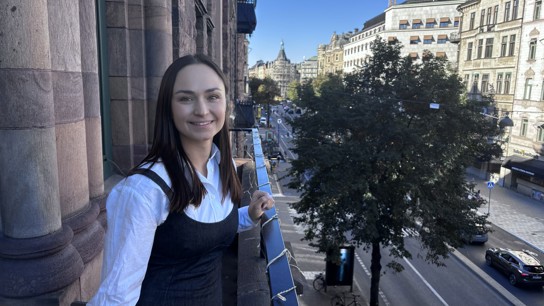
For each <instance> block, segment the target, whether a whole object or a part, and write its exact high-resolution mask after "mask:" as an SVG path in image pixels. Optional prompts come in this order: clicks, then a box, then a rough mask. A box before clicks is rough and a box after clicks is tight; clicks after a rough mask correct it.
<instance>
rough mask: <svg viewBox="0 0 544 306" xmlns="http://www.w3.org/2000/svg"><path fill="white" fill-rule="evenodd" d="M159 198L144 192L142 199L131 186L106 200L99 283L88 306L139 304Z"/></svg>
mask: <svg viewBox="0 0 544 306" xmlns="http://www.w3.org/2000/svg"><path fill="white" fill-rule="evenodd" d="M120 184H123V182H121V183H120ZM140 187H142V186H140ZM148 191H149V192H148ZM158 196H160V194H158V193H157V191H155V190H146V193H145V195H144V193H143V192H142V188H135V187H131V186H122V187H120V188H115V189H114V190H112V192H111V193H110V195H109V196H108V200H107V202H106V207H107V220H108V229H107V233H106V240H105V245H104V259H103V266H102V276H101V278H102V283H101V285H100V288H99V289H98V292H97V293H96V295H95V296H94V297H93V298H92V299H91V301H89V303H87V305H92V306H97V305H100V306H104V305H135V304H136V303H137V302H138V299H139V297H140V289H141V285H142V281H143V279H144V277H145V273H146V270H147V264H148V262H149V257H150V255H151V249H152V246H153V239H154V236H155V231H156V228H157V226H158V225H159V224H160V223H161V212H160V209H159V208H157V207H160V205H158V204H160V202H158V201H157V198H156V197H158ZM159 201H160V198H159ZM152 204H153V205H154V206H153V205H152Z"/></svg>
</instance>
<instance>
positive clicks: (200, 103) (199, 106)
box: [194, 97, 208, 115]
mask: <svg viewBox="0 0 544 306" xmlns="http://www.w3.org/2000/svg"><path fill="white" fill-rule="evenodd" d="M194 112H195V114H197V115H206V114H207V113H208V105H207V104H206V99H205V98H203V97H200V98H197V99H196V102H195V109H194Z"/></svg>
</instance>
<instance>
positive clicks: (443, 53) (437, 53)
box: [436, 52, 446, 57]
mask: <svg viewBox="0 0 544 306" xmlns="http://www.w3.org/2000/svg"><path fill="white" fill-rule="evenodd" d="M436 57H446V52H436Z"/></svg>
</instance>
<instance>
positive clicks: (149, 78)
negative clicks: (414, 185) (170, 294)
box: [0, 0, 254, 305]
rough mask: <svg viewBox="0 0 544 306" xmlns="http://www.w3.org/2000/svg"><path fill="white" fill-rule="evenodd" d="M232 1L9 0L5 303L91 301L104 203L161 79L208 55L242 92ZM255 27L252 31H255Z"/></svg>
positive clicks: (3, 19)
mask: <svg viewBox="0 0 544 306" xmlns="http://www.w3.org/2000/svg"><path fill="white" fill-rule="evenodd" d="M238 7H239V5H238V3H237V1H232V0H219V1H215V0H179V1H171V0H116V1H109V0H97V1H72V0H56V1H20V0H6V1H3V2H2V6H1V7H0V29H1V30H0V101H2V102H1V103H2V109H3V111H2V112H1V113H0V138H1V139H2V141H1V142H0V167H2V176H0V217H1V218H0V219H1V223H0V271H2V272H1V273H0V305H6V304H9V305H70V303H72V302H73V301H76V300H81V301H87V300H88V299H90V297H91V296H92V295H93V294H94V292H96V289H97V288H98V285H99V281H100V270H101V265H102V248H103V239H104V233H105V230H106V229H107V224H106V222H105V216H104V213H105V211H104V210H105V198H106V196H107V193H108V189H109V188H110V187H111V185H112V183H114V182H115V178H116V177H120V176H119V175H116V174H120V175H123V174H124V173H126V172H127V171H128V170H129V169H130V168H131V167H133V166H134V165H136V164H137V163H138V162H139V161H140V160H141V159H142V157H143V156H144V155H145V154H146V153H147V150H148V148H149V145H150V142H151V137H152V136H151V135H152V132H153V126H154V122H153V121H154V111H155V105H156V97H157V94H158V87H159V83H160V80H161V77H162V74H163V73H164V71H165V70H166V68H167V67H168V65H169V64H170V63H171V62H172V61H173V59H175V58H178V57H180V56H182V55H185V54H187V53H196V52H199V53H205V54H208V55H210V56H211V57H212V58H214V59H215V61H216V62H218V63H219V64H220V66H221V67H222V68H223V70H224V72H225V73H226V75H227V77H228V79H229V85H230V88H231V92H230V99H231V100H234V99H235V98H237V96H236V95H238V96H240V95H243V94H244V84H243V80H244V77H243V76H244V75H246V76H247V73H246V72H245V69H244V67H243V65H244V64H247V42H246V39H245V36H246V33H247V32H245V33H238V31H239V29H240V24H239V20H237V9H238ZM253 28H254V26H253Z"/></svg>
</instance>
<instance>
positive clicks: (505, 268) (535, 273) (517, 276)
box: [485, 248, 544, 286]
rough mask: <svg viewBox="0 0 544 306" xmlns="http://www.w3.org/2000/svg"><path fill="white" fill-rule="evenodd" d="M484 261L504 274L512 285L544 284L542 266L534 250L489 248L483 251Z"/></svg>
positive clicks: (543, 268)
mask: <svg viewBox="0 0 544 306" xmlns="http://www.w3.org/2000/svg"><path fill="white" fill-rule="evenodd" d="M485 263H486V264H487V265H488V266H494V267H496V268H497V269H498V270H500V271H502V272H503V273H504V274H506V275H507V276H508V280H509V281H510V284H512V285H514V286H516V285H519V284H527V285H538V286H544V267H543V266H542V264H541V263H540V261H539V260H538V259H537V254H536V253H534V252H531V251H528V250H522V251H513V250H510V249H503V248H489V249H487V251H485Z"/></svg>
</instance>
